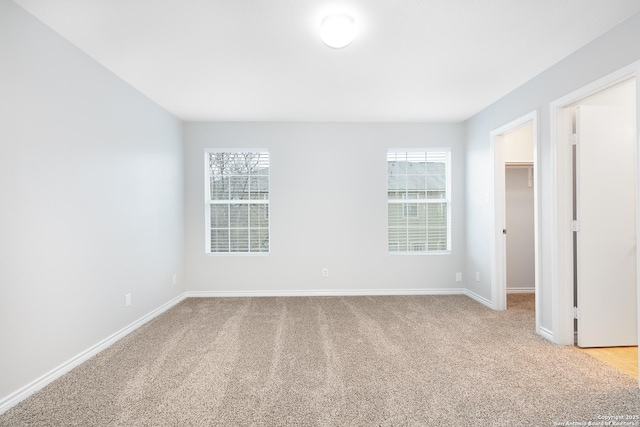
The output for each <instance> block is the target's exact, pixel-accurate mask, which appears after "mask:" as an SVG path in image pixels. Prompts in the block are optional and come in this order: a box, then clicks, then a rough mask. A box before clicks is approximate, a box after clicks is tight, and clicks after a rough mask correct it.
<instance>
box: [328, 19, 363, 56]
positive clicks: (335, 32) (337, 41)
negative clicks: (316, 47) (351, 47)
mask: <svg viewBox="0 0 640 427" xmlns="http://www.w3.org/2000/svg"><path fill="white" fill-rule="evenodd" d="M355 35H356V24H355V23H354V22H353V18H351V17H350V16H347V15H329V16H327V17H325V18H324V19H323V20H322V24H321V25H320V38H321V39H322V41H323V42H324V44H326V45H327V46H329V47H332V48H334V49H340V48H343V47H345V46H347V45H348V44H349V43H351V41H352V40H353V38H354V37H355Z"/></svg>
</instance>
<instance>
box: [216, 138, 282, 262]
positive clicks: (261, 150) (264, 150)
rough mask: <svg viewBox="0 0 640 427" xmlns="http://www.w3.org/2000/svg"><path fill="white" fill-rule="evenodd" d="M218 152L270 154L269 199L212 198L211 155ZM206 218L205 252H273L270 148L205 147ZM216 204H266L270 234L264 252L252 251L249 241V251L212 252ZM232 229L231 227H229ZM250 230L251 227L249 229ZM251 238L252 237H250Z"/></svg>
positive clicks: (230, 253) (226, 254)
mask: <svg viewBox="0 0 640 427" xmlns="http://www.w3.org/2000/svg"><path fill="white" fill-rule="evenodd" d="M212 153H213V154H216V153H266V154H268V155H269V172H268V174H267V175H266V176H267V177H268V183H269V184H268V185H269V187H268V188H269V197H268V198H267V199H247V200H245V199H229V200H220V201H218V200H212V199H211V177H210V167H209V155H210V154H212ZM203 157H204V197H205V200H204V201H205V203H204V211H205V212H204V220H205V254H206V255H211V256H266V255H269V253H270V252H271V219H270V214H271V212H270V210H271V203H270V200H271V154H270V153H269V149H268V148H246V149H245V148H205V149H204V156H203ZM214 204H220V205H225V204H226V205H232V204H247V205H249V204H265V205H267V220H268V225H267V227H266V229H267V233H268V235H269V247H268V249H267V251H264V252H251V245H250V243H249V250H248V251H247V252H231V248H229V252H212V251H211V206H212V205H214ZM229 230H231V227H229ZM249 230H250V229H249ZM249 239H250V238H249Z"/></svg>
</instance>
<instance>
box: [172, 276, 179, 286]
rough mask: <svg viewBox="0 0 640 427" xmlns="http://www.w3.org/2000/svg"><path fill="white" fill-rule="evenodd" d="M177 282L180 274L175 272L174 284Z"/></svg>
mask: <svg viewBox="0 0 640 427" xmlns="http://www.w3.org/2000/svg"><path fill="white" fill-rule="evenodd" d="M176 283H178V275H177V274H174V275H173V284H174V285H175V284H176Z"/></svg>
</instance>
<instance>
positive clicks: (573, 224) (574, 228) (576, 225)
mask: <svg viewBox="0 0 640 427" xmlns="http://www.w3.org/2000/svg"><path fill="white" fill-rule="evenodd" d="M571 231H580V222H578V221H577V220H575V219H574V220H573V221H571Z"/></svg>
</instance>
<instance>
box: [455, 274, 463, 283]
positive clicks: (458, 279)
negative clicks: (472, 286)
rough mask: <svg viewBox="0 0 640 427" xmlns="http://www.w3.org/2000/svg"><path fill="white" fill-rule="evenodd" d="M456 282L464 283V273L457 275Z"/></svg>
mask: <svg viewBox="0 0 640 427" xmlns="http://www.w3.org/2000/svg"><path fill="white" fill-rule="evenodd" d="M456 282H462V273H456Z"/></svg>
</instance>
